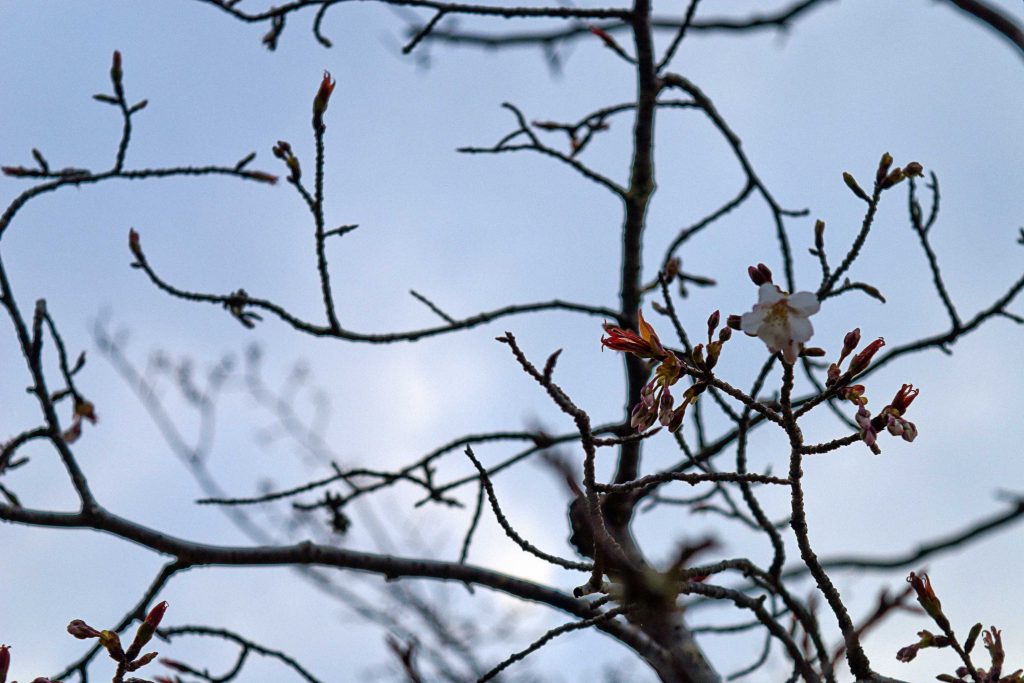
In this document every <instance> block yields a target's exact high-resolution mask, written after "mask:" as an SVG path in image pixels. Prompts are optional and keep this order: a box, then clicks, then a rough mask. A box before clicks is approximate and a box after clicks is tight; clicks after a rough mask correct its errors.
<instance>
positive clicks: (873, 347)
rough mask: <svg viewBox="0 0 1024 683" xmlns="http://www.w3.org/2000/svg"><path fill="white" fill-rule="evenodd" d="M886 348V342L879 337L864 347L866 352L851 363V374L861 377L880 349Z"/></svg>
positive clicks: (861, 353)
mask: <svg viewBox="0 0 1024 683" xmlns="http://www.w3.org/2000/svg"><path fill="white" fill-rule="evenodd" d="M883 346H885V340H884V339H882V338H881V337H879V338H878V339H876V340H875V341H873V342H871V343H870V344H868V345H867V346H866V347H864V350H863V351H861V352H860V353H858V354H857V355H856V356H854V357H853V360H851V361H850V372H851V374H852V375H859V374H860V373H862V372H864V371H865V370H867V369H868V366H869V365H871V359H872V358H874V356H875V354H876V353H878V349H880V348H882V347H883Z"/></svg>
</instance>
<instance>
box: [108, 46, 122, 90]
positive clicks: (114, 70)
mask: <svg viewBox="0 0 1024 683" xmlns="http://www.w3.org/2000/svg"><path fill="white" fill-rule="evenodd" d="M122 76H124V72H123V71H122V70H121V52H120V50H114V58H113V59H112V60H111V62H110V80H112V81H113V82H114V83H115V84H118V85H119V84H120V83H121V77H122Z"/></svg>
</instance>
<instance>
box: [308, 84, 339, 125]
mask: <svg viewBox="0 0 1024 683" xmlns="http://www.w3.org/2000/svg"><path fill="white" fill-rule="evenodd" d="M336 84H337V81H335V80H334V79H333V78H331V72H330V71H325V72H324V78H323V80H322V81H320V89H319V90H317V91H316V97H315V98H313V120H314V122H316V123H317V124H320V123H321V121H320V117H322V116H323V114H324V112H325V111H327V103H328V102H329V101H330V99H331V93H332V92H334V86H335V85H336Z"/></svg>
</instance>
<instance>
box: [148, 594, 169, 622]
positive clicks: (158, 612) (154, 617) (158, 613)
mask: <svg viewBox="0 0 1024 683" xmlns="http://www.w3.org/2000/svg"><path fill="white" fill-rule="evenodd" d="M166 611H167V601H166V600H164V601H163V602H161V603H158V604H157V605H154V606H153V609H151V610H149V614H147V615H146V623H147V624H149V625H150V626H152V627H153V628H156V627H158V626H159V625H160V620H161V619H163V618H164V613H165V612H166Z"/></svg>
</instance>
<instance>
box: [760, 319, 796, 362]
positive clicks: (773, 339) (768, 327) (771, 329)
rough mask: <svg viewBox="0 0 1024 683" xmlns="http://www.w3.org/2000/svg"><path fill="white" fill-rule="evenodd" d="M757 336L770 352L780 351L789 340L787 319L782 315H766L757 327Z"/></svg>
mask: <svg viewBox="0 0 1024 683" xmlns="http://www.w3.org/2000/svg"><path fill="white" fill-rule="evenodd" d="M757 336H758V337H760V338H761V341H763V342H764V343H765V344H767V345H768V350H769V351H771V352H772V353H775V352H776V351H781V350H782V347H784V346H785V345H786V344H788V343H789V340H790V329H789V321H788V320H787V319H786V318H785V317H782V316H768V318H767V319H765V321H764V322H763V323H762V324H761V326H760V327H759V328H758V329H757Z"/></svg>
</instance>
